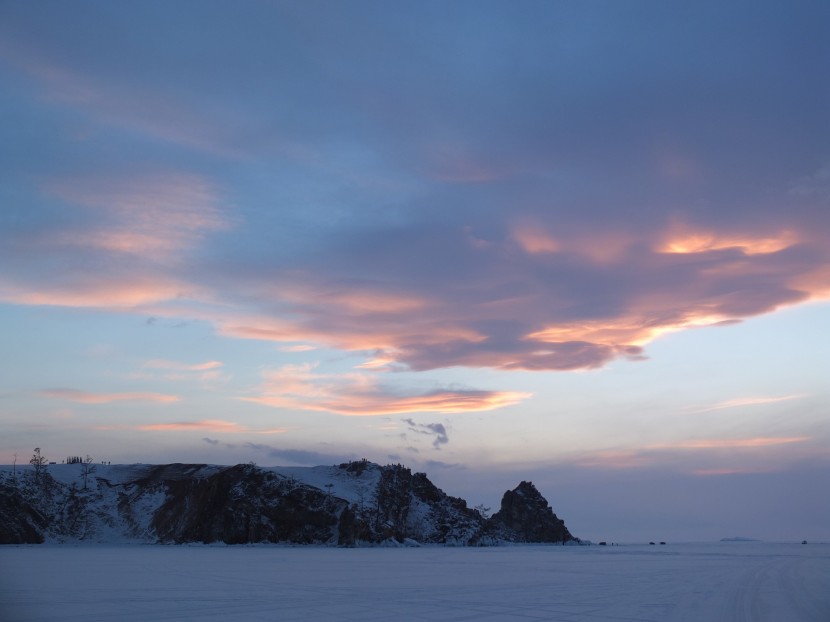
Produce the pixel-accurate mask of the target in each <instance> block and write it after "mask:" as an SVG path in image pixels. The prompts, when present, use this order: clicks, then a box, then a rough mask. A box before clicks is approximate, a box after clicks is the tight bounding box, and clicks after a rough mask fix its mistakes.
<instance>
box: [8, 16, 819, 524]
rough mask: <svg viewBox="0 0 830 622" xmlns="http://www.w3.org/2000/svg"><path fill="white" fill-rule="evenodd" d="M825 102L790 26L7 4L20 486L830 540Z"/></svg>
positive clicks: (12, 448)
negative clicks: (480, 508)
mask: <svg viewBox="0 0 830 622" xmlns="http://www.w3.org/2000/svg"><path fill="white" fill-rule="evenodd" d="M828 67H830V5H828V4H827V3H826V2H818V1H816V2H811V1H807V0H805V1H802V2H790V1H781V2H768V1H753V2H730V3H724V2H707V1H703V2H694V3H680V2H641V1H631V2H614V1H604V2H595V1H588V2H576V1H574V2H554V1H551V2H532V1H529V0H528V1H523V2H488V1H475V2H462V1H459V2H432V1H421V2H410V3H404V2H366V1H355V2H334V1H316V0H303V1H296V2H265V1H248V2H239V3H231V2H205V1H201V0H200V1H186V0H177V1H176V2H166V1H165V2H161V1H155V0H150V1H147V2H141V3H124V2H110V1H102V2H92V1H88V0H82V1H79V2H71V3H70V2H50V1H43V2H26V1H22V0H10V1H6V2H3V3H0V81H1V83H2V86H3V88H2V89H0V144H2V148H0V323H1V324H2V330H1V331H0V463H11V462H12V461H13V459H14V455H15V454H17V459H18V461H19V462H26V461H28V458H29V456H30V455H31V451H32V448H33V447H35V446H38V447H41V448H42V449H43V451H44V454H45V455H46V456H47V457H48V458H49V459H51V460H57V461H58V462H59V461H60V460H61V459H63V458H65V457H66V456H69V455H86V454H90V455H92V456H93V457H94V458H96V459H100V460H110V461H112V462H113V463H115V462H211V463H219V464H233V463H237V462H247V461H249V460H253V461H255V462H257V463H258V464H262V465H316V464H331V463H337V462H341V461H343V460H348V459H353V458H362V457H366V458H369V459H370V460H373V461H377V462H381V463H386V462H390V461H391V462H402V463H404V464H406V465H408V466H410V467H412V468H413V469H415V470H423V471H426V472H427V473H428V475H429V476H430V477H431V478H432V479H433V480H434V481H435V482H436V483H437V484H438V485H439V486H441V487H442V488H443V489H444V490H445V491H446V492H448V493H450V494H454V495H458V496H462V497H464V498H466V499H467V500H468V501H470V502H471V503H472V504H476V503H480V502H482V503H485V504H487V505H490V506H495V505H496V504H497V503H498V500H499V498H500V496H501V493H502V492H503V491H504V490H505V489H506V488H512V487H513V486H515V485H516V483H518V481H519V480H520V479H532V480H533V481H534V483H536V484H537V486H538V487H539V488H540V490H541V491H542V492H543V494H545V495H546V496H547V497H548V499H549V500H551V502H552V504H553V506H554V509H555V510H556V511H557V512H558V513H559V514H560V515H561V516H563V517H564V518H565V519H566V521H567V522H568V525H569V526H570V527H571V530H572V531H573V532H574V533H575V534H576V535H581V536H584V537H589V538H590V537H595V538H597V539H626V538H628V539H637V538H643V537H645V538H646V539H655V538H660V539H662V538H674V539H678V538H686V539H699V538H704V539H705V538H714V537H725V536H736V535H740V536H748V537H763V538H768V539H776V538H778V539H800V538H802V537H805V538H814V539H815V538H824V539H830V500H828V495H826V494H823V495H822V494H817V491H820V490H823V491H825V493H826V491H827V490H830V423H828V420H829V418H828V415H829V414H830V382H828V377H830V337H828V333H829V332H830V331H828V325H830V322H828V320H830V78H828V75H830V74H828Z"/></svg>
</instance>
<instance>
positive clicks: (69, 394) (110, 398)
mask: <svg viewBox="0 0 830 622" xmlns="http://www.w3.org/2000/svg"><path fill="white" fill-rule="evenodd" d="M41 394H43V395H46V396H48V397H51V398H55V399H60V400H67V401H70V402H78V403H80V404H109V403H111V402H133V401H141V402H157V403H160V404H171V403H173V402H178V401H179V399H180V398H179V397H178V396H177V395H167V394H164V393H91V392H89V391H79V390H77V389H46V390H44V391H41Z"/></svg>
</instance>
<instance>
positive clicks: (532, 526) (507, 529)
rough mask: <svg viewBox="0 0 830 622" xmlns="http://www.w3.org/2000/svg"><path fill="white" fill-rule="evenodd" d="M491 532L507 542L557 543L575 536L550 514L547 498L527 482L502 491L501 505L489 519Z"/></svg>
mask: <svg viewBox="0 0 830 622" xmlns="http://www.w3.org/2000/svg"><path fill="white" fill-rule="evenodd" d="M489 523H490V526H491V528H492V530H493V532H494V533H495V534H496V535H497V536H498V537H500V538H501V539H504V540H508V541H510V542H561V543H563V544H564V543H565V542H568V541H570V540H574V539H575V538H574V537H573V536H572V535H571V533H570V532H569V531H568V528H567V527H565V521H563V520H562V519H560V518H559V517H558V516H556V514H554V513H553V510H552V509H551V507H550V505H548V502H547V500H546V499H545V498H544V497H543V496H542V495H541V493H540V492H539V491H538V490H536V487H535V486H534V485H533V484H532V483H531V482H522V483H520V484H519V485H518V486H517V487H516V488H514V489H513V490H508V491H507V492H505V493H504V496H503V497H502V500H501V508H500V509H499V511H498V512H496V513H495V514H494V515H493V516H492V517H491V518H490V521H489Z"/></svg>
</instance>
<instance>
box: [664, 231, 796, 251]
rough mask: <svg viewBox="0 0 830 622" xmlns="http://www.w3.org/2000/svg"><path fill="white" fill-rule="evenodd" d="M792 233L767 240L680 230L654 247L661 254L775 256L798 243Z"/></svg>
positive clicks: (759, 237)
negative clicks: (733, 252)
mask: <svg viewBox="0 0 830 622" xmlns="http://www.w3.org/2000/svg"><path fill="white" fill-rule="evenodd" d="M798 241H799V238H798V236H797V235H796V234H795V232H793V231H781V232H779V233H777V234H775V235H770V236H750V235H729V234H723V233H718V232H715V231H702V230H693V229H690V228H685V227H681V228H679V230H676V231H674V232H672V233H670V234H669V235H668V236H667V237H666V239H664V240H663V242H662V243H661V244H660V246H659V247H658V251H659V252H661V253H678V254H689V253H706V252H709V251H717V250H724V249H729V248H734V249H739V250H741V251H743V252H744V253H746V254H747V255H760V254H768V253H777V252H778V251H781V250H784V249H785V248H789V247H790V246H793V245H794V244H796V243H798Z"/></svg>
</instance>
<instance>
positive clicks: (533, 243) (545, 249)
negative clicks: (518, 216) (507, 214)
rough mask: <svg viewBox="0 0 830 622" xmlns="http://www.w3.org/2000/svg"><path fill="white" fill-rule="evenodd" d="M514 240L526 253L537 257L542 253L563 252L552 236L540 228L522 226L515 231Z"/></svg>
mask: <svg viewBox="0 0 830 622" xmlns="http://www.w3.org/2000/svg"><path fill="white" fill-rule="evenodd" d="M513 239H515V240H516V242H518V243H519V246H521V247H522V249H523V250H524V251H525V252H526V253H530V254H531V255H537V254H540V253H555V252H557V251H560V250H562V246H561V244H560V243H559V242H557V241H556V240H555V239H554V238H553V237H552V236H550V235H548V234H547V233H545V232H544V231H543V230H542V229H540V228H539V227H535V226H531V225H521V226H518V227H516V228H514V229H513Z"/></svg>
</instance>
